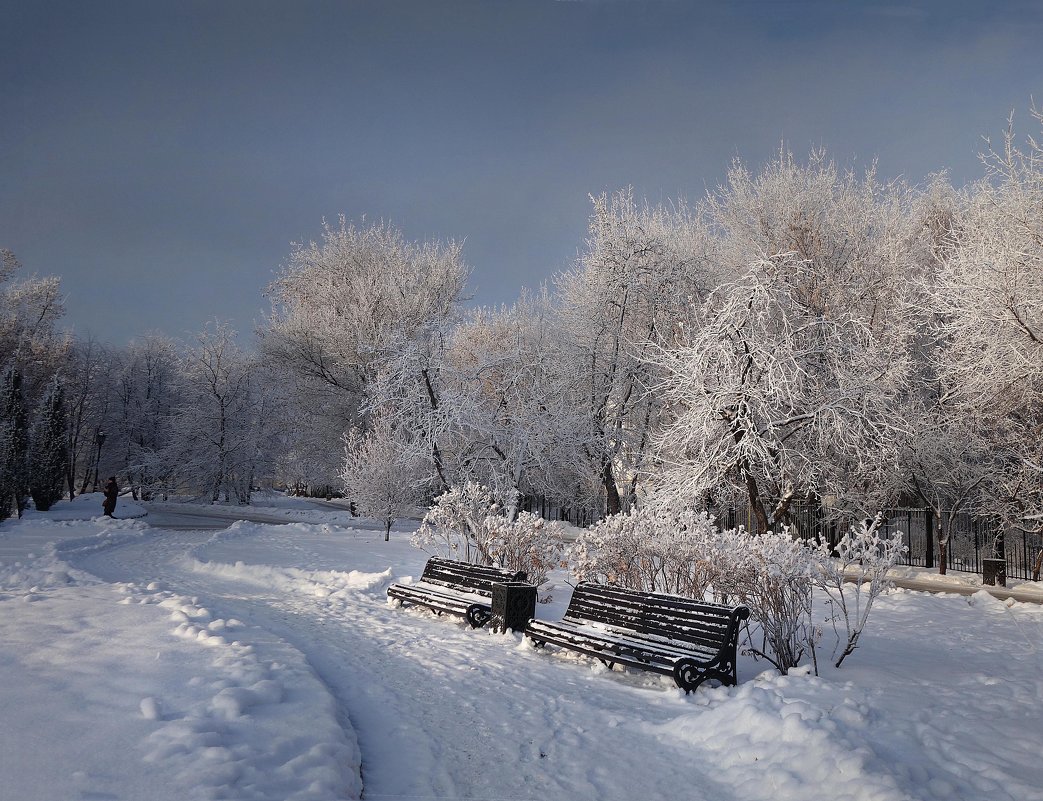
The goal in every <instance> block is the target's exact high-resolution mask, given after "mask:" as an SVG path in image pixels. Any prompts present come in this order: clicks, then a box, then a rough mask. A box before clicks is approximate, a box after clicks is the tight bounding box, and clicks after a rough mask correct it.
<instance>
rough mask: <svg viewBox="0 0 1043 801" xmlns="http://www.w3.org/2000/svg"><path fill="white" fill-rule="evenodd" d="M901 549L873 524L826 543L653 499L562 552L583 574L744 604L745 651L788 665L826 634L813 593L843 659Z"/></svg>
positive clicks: (785, 667)
mask: <svg viewBox="0 0 1043 801" xmlns="http://www.w3.org/2000/svg"><path fill="white" fill-rule="evenodd" d="M903 551H904V546H903V545H902V543H901V537H900V535H899V536H898V537H895V538H893V539H883V538H881V537H880V535H879V531H878V524H877V523H874V524H871V525H862V526H861V527H860V528H858V529H851V531H849V532H848V533H847V534H846V535H845V536H844V537H843V538H842V539H841V540H840V542H839V543H837V544H836V545H835V546H833V547H832V548H831V547H830V546H828V545H825V544H823V545H816V544H813V543H806V542H803V541H801V540H798V539H795V538H794V537H792V536H791V535H790V534H789V533H788V532H785V531H783V532H778V533H774V532H768V533H767V534H762V535H756V534H752V533H751V532H749V531H747V530H746V529H744V528H742V527H740V528H737V529H728V530H724V531H722V530H720V529H719V528H717V526H716V525H715V524H714V521H713V518H711V517H709V516H707V515H705V514H703V513H700V512H696V511H694V510H690V509H682V510H677V509H671V508H668V507H663V506H649V507H643V508H640V509H633V510H631V511H629V512H625V513H621V514H618V515H610V516H609V517H607V518H605V519H603V520H601V521H599V522H598V523H596V524H595V525H593V526H591V527H590V528H588V529H586V530H585V531H584V532H583V533H582V534H581V535H580V536H579V538H578V539H577V540H576V542H575V543H573V545H572V546H571V547H570V548H569V549H568V552H567V559H568V563H569V566H570V569H571V571H572V573H573V575H574V576H575V577H576V579H577V580H580V581H597V582H602V583H607V584H616V585H619V586H622V587H628V588H630V589H637V590H643V591H646V592H667V593H674V594H678V595H684V596H687V597H691V598H707V599H710V600H715V601H719V602H728V603H742V604H745V605H746V606H748V607H749V608H750V612H751V617H752V619H753V621H754V622H755V623H756V624H757V626H756V631H754V630H753V629H750V630H748V637H747V643H746V646H745V647H746V649H747V650H748V652H750V653H752V654H755V655H757V656H761V657H764V658H765V659H767V660H768V661H769V662H770V663H771V664H772V665H774V666H775V667H776V668H778V669H779V670H780V671H781V672H783V673H787V672H788V671H789V670H790V669H791V668H794V667H797V666H798V665H800V664H801V662H802V661H804V660H805V659H806V658H811V659H812V660H814V658H815V647H816V645H817V643H818V642H819V641H820V639H821V637H822V634H823V631H822V627H821V626H819V625H817V623H816V621H815V619H814V618H813V616H812V608H813V604H812V602H813V598H814V596H815V594H816V593H819V594H821V595H823V596H824V597H825V600H826V603H827V605H828V606H829V607H830V609H831V611H832V616H831V618H830V620H831V622H832V623H833V627H834V630H835V632H836V634H837V647H836V650H835V651H834V656H836V652H837V651H839V652H840V658H839V660H838V661H837V662H836V665H837V667H839V666H840V664H841V663H842V662H843V660H844V658H845V657H846V656H847V655H849V654H850V653H851V652H852V651H853V650H854V649H855V648H856V647H857V645H858V639H859V637H860V635H861V633H862V629H863V628H864V626H865V624H866V621H867V619H868V616H869V611H870V609H871V608H872V605H873V600H874V599H875V598H876V597H877V596H878V595H879V594H880V593H881V592H883V591H884V590H885V589H887V588H888V587H889V586H890V584H889V582H888V581H887V580H886V573H887V570H888V569H889V568H890V567H892V566H893V565H894V564H895V562H896V561H897V559H898V557H899V556H900V555H901V553H902V552H903ZM845 576H847V578H848V580H847V581H845ZM841 622H843V625H844V628H845V631H844V632H843V633H842V632H841V631H840V626H841Z"/></svg>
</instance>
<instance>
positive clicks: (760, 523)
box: [742, 466, 768, 534]
mask: <svg viewBox="0 0 1043 801" xmlns="http://www.w3.org/2000/svg"><path fill="white" fill-rule="evenodd" d="M742 472H743V474H744V475H745V476H746V493H747V494H748V495H749V498H750V509H751V511H752V512H753V515H754V517H756V518H757V533H758V534H767V533H768V512H767V511H766V510H765V509H764V501H763V500H761V495H760V489H759V488H758V487H757V479H756V478H754V477H753V474H752V473H751V472H750V471H749V470H747V469H746V467H745V466H743V468H742Z"/></svg>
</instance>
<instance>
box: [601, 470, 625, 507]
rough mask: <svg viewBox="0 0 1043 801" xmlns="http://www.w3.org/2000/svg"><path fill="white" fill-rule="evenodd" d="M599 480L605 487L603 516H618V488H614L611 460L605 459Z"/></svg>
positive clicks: (614, 478)
mask: <svg viewBox="0 0 1043 801" xmlns="http://www.w3.org/2000/svg"><path fill="white" fill-rule="evenodd" d="M601 480H602V482H603V483H604V485H605V514H610V515H615V514H619V510H620V508H621V506H620V503H619V488H618V487H616V477H615V475H614V474H613V471H612V460H611V459H606V460H605V464H604V466H603V467H602V470H601Z"/></svg>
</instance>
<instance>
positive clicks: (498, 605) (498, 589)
mask: <svg viewBox="0 0 1043 801" xmlns="http://www.w3.org/2000/svg"><path fill="white" fill-rule="evenodd" d="M492 607H493V616H492V619H491V620H490V621H489V626H490V627H491V628H492V630H493V631H497V632H501V633H504V632H506V631H507V630H508V629H510V630H511V631H516V632H519V633H521V632H523V631H525V626H526V625H527V624H528V622H529V620H530V619H531V618H534V617H536V587H535V586H534V585H532V584H527V583H526V582H524V581H507V582H504V583H502V584H493V603H492Z"/></svg>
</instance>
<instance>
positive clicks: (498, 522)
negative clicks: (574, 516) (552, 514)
mask: <svg viewBox="0 0 1043 801" xmlns="http://www.w3.org/2000/svg"><path fill="white" fill-rule="evenodd" d="M561 528H562V527H561V524H560V523H550V522H547V521H545V520H544V519H543V518H541V517H538V516H537V515H534V514H530V513H529V512H520V513H519V514H518V516H517V517H516V518H515V519H514V520H509V519H508V518H507V517H506V515H504V514H503V513H502V512H501V506H500V504H499V503H497V502H496V499H495V498H494V497H493V494H492V492H491V490H489V488H488V487H484V486H482V485H481V484H476V483H474V482H467V483H466V484H465V485H464V486H463V487H451V488H450V489H449V490H448V491H447V492H444V493H443V494H442V495H440V496H439V497H438V498H437V499H436V500H435V503H434V506H432V507H431V508H430V509H429V510H428V511H427V514H425V515H424V519H423V521H422V522H421V524H420V527H419V528H418V529H417V531H416V533H415V534H414V535H413V540H412V542H413V545H414V546H416V547H418V548H422V549H423V550H425V551H430V552H434V553H437V554H439V555H441V556H445V557H447V558H449V559H459V560H460V561H464V562H473V563H475V564H480V565H496V566H498V567H505V568H508V569H510V570H513V571H515V572H518V571H524V572H525V574H526V576H527V577H528V581H529V582H530V583H532V584H536V585H537V586H538V585H540V584H543V583H544V582H545V581H546V580H547V572H548V571H549V570H550V569H551V568H553V567H554V566H555V565H556V564H557V563H558V562H559V561H560V559H561V554H562V550H563V548H562V540H561Z"/></svg>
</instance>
